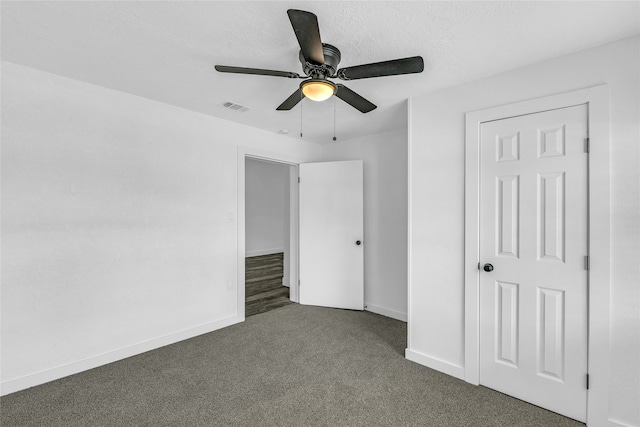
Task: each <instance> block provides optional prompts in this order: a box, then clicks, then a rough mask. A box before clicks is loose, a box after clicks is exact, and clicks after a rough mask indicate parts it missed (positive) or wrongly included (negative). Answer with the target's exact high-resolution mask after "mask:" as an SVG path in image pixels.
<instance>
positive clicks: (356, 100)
mask: <svg viewBox="0 0 640 427" xmlns="http://www.w3.org/2000/svg"><path fill="white" fill-rule="evenodd" d="M336 87H337V88H338V90H337V91H336V96H337V97H338V98H340V99H342V100H343V101H344V102H346V103H347V104H349V105H351V106H352V107H353V108H355V109H356V110H359V111H360V112H362V113H368V112H369V111H371V110H375V109H376V108H377V107H376V105H375V104H372V103H371V102H369V101H367V100H366V99H364V98H363V97H361V96H360V95H358V94H357V93H355V92H354V91H352V90H351V89H349V88H348V87H346V86H345V85H341V84H337V85H336Z"/></svg>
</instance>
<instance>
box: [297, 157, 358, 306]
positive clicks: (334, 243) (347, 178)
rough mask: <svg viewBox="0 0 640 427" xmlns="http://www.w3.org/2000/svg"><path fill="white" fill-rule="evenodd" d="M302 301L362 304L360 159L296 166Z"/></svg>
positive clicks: (307, 302)
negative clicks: (297, 175)
mask: <svg viewBox="0 0 640 427" xmlns="http://www.w3.org/2000/svg"><path fill="white" fill-rule="evenodd" d="M299 173H300V192H299V203H300V290H299V292H300V304H307V305H318V306H323V307H336V308H347V309H353V310H363V309H364V252H363V175H362V173H363V169H362V161H361V160H356V161H346V162H327V163H306V164H301V165H300V169H299Z"/></svg>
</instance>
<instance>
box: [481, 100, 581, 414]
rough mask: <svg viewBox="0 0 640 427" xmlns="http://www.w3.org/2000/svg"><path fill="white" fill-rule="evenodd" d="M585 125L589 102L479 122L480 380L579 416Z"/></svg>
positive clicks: (559, 410) (493, 386)
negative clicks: (485, 267) (587, 103)
mask: <svg viewBox="0 0 640 427" xmlns="http://www.w3.org/2000/svg"><path fill="white" fill-rule="evenodd" d="M587 129H588V128H587V106H586V105H580V106H575V107H569V108H563V109H558V110H551V111H545V112H540V113H536V114H529V115H525V116H519V117H514V118H509V119H503V120H496V121H492V122H487V123H483V124H482V125H481V127H480V138H481V146H480V151H481V154H480V156H481V157H480V180H481V182H480V266H479V267H480V269H481V273H480V383H481V384H483V385H485V386H487V387H490V388H493V389H495V390H498V391H501V392H504V393H506V394H509V395H512V396H514V397H517V398H520V399H523V400H526V401H528V402H531V403H533V404H536V405H539V406H542V407H544V408H547V409H550V410H552V411H555V412H558V413H560V414H563V415H566V416H568V417H571V418H574V419H577V420H580V421H585V420H586V399H587V395H586V374H587V324H588V322H587V295H588V274H587V273H588V272H587V270H586V269H585V256H587V255H588V253H587V247H588V246H587V244H588V235H587V230H588V228H587V226H588V224H587V221H588V211H587V206H588V205H587V194H588V192H587V156H588V155H587V153H586V150H585V142H586V138H587ZM485 264H491V265H492V267H493V271H485V270H484V266H485ZM487 269H490V268H489V266H487Z"/></svg>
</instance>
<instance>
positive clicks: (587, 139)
mask: <svg viewBox="0 0 640 427" xmlns="http://www.w3.org/2000/svg"><path fill="white" fill-rule="evenodd" d="M584 152H585V153H589V138H585V139H584Z"/></svg>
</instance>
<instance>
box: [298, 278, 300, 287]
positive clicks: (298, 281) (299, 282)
mask: <svg viewBox="0 0 640 427" xmlns="http://www.w3.org/2000/svg"><path fill="white" fill-rule="evenodd" d="M298 287H300V279H298Z"/></svg>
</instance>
